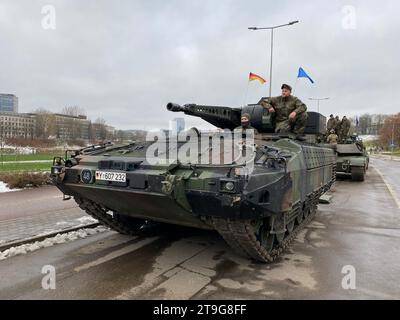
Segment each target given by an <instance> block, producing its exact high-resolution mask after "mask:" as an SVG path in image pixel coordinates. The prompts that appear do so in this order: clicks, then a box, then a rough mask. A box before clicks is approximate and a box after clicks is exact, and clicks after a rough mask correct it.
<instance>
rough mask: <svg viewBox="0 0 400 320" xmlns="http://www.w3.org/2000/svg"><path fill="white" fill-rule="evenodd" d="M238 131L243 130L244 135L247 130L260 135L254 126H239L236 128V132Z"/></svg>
mask: <svg viewBox="0 0 400 320" xmlns="http://www.w3.org/2000/svg"><path fill="white" fill-rule="evenodd" d="M236 130H242V134H245V133H246V130H254V134H258V130H257V129H256V128H253V127H252V126H247V127H243V126H239V127H236V128H235V131H236Z"/></svg>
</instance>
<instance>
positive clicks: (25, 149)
mask: <svg viewBox="0 0 400 320" xmlns="http://www.w3.org/2000/svg"><path fill="white" fill-rule="evenodd" d="M3 149H8V150H12V151H14V152H18V154H35V153H36V149H35V148H31V147H17V146H12V145H4V146H3Z"/></svg>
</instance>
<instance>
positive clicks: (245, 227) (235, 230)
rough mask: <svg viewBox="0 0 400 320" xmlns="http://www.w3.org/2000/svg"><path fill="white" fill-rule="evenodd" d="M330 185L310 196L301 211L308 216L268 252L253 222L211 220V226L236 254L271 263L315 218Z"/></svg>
mask: <svg viewBox="0 0 400 320" xmlns="http://www.w3.org/2000/svg"><path fill="white" fill-rule="evenodd" d="M332 184H333V181H332V182H331V183H330V184H329V186H328V187H326V188H323V189H322V190H319V191H317V192H316V193H314V194H313V195H312V196H311V199H310V200H311V201H310V203H309V207H305V208H303V209H302V210H303V212H304V211H305V210H308V208H309V209H310V211H309V212H310V214H309V215H308V216H307V217H306V218H305V219H304V220H303V221H302V223H301V224H298V225H297V227H295V229H293V231H292V232H291V233H289V234H288V235H287V236H286V237H285V238H284V239H283V241H282V242H281V243H279V245H276V246H275V247H274V248H273V249H272V250H271V251H270V252H267V250H266V249H265V248H264V247H263V246H262V245H261V243H260V242H259V241H258V240H257V238H256V235H255V232H254V227H253V225H252V222H254V221H251V220H231V219H223V218H212V225H213V226H214V228H215V229H216V230H217V231H218V232H219V234H220V235H221V236H222V237H223V238H224V240H225V241H226V242H227V243H228V244H229V245H230V246H231V247H232V248H233V249H234V250H235V251H236V252H237V253H238V254H240V255H242V256H245V257H247V258H251V259H253V260H257V261H261V262H264V263H271V262H273V261H275V260H276V259H277V258H278V257H279V256H280V255H281V254H282V252H284V251H285V250H286V249H287V248H289V246H290V245H291V243H292V242H293V240H294V239H295V238H296V236H297V235H298V233H299V232H300V231H301V230H303V229H304V227H305V226H307V225H308V224H309V223H310V222H311V220H312V219H313V218H314V217H315V215H316V213H317V206H318V201H319V198H320V196H321V195H322V194H323V193H324V192H326V191H327V190H328V189H329V188H330V186H331V185H332ZM291 214H292V212H290V213H289V215H291Z"/></svg>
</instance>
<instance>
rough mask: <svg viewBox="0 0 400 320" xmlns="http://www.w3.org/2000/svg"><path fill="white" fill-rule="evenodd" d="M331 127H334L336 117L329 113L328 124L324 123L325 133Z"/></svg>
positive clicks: (329, 130)
mask: <svg viewBox="0 0 400 320" xmlns="http://www.w3.org/2000/svg"><path fill="white" fill-rule="evenodd" d="M332 129H333V130H335V129H336V119H335V118H334V117H333V114H331V115H330V117H329V120H328V124H327V125H326V133H327V134H328V133H330V132H331V130H332Z"/></svg>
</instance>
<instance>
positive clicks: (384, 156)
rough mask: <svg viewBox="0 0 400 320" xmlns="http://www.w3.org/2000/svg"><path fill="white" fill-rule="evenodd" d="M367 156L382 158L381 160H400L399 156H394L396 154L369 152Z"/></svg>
mask: <svg viewBox="0 0 400 320" xmlns="http://www.w3.org/2000/svg"><path fill="white" fill-rule="evenodd" d="M369 156H370V157H371V158H378V159H382V160H392V161H400V157H396V156H393V157H392V156H390V155H387V154H370V155H369Z"/></svg>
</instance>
